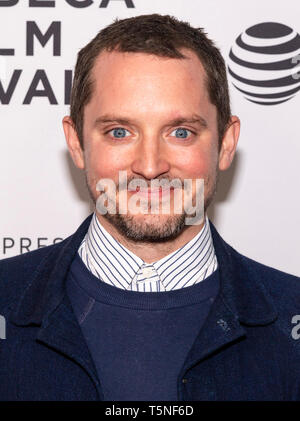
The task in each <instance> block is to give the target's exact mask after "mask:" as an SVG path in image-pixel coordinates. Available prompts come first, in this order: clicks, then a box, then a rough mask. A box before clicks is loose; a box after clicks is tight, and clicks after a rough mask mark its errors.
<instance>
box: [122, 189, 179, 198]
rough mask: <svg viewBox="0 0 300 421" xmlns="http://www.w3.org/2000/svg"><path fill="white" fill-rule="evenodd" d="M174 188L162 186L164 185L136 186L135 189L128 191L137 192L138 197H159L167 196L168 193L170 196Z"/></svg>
mask: <svg viewBox="0 0 300 421" xmlns="http://www.w3.org/2000/svg"><path fill="white" fill-rule="evenodd" d="M173 191H174V188H173V187H170V188H164V187H161V186H160V187H156V188H146V189H145V188H140V187H137V188H136V190H133V191H130V193H133V194H137V195H138V197H140V198H141V199H148V200H149V199H150V200H151V199H160V198H164V197H167V196H168V195H170V196H171V194H172V193H173Z"/></svg>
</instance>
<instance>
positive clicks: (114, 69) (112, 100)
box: [85, 49, 216, 122]
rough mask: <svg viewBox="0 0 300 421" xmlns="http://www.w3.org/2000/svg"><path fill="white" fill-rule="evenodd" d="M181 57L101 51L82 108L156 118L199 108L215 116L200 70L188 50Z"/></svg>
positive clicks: (204, 74)
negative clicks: (89, 89) (87, 97)
mask: <svg viewBox="0 0 300 421" xmlns="http://www.w3.org/2000/svg"><path fill="white" fill-rule="evenodd" d="M181 52H182V53H183V54H184V56H185V57H186V58H183V59H177V58H169V57H160V56H156V55H152V54H147V53H135V52H134V53H127V52H125V53H124V52H118V51H112V52H107V51H104V52H102V53H101V54H100V55H99V56H98V57H97V59H96V60H95V63H94V66H93V69H92V72H91V81H92V96H91V100H90V102H89V103H88V104H87V105H86V107H85V116H86V117H87V116H88V114H89V113H93V114H94V113H99V112H100V113H101V114H105V113H108V114H109V113H116V114H123V115H127V116H128V115H130V114H133V113H134V114H135V115H136V116H137V117H139V116H140V117H141V118H143V119H145V118H147V120H148V119H150V118H151V119H153V120H155V119H156V120H157V122H158V119H161V118H164V117H167V114H169V115H170V116H171V115H172V117H174V118H175V117H177V115H181V114H182V113H185V114H193V113H197V112H199V110H201V113H204V114H206V116H205V115H204V117H205V118H206V119H210V118H212V119H215V115H216V110H215V106H214V105H213V104H211V102H210V99H209V95H208V91H207V88H206V85H207V84H206V72H205V70H204V67H203V65H202V63H201V61H200V59H199V58H198V56H197V55H196V54H195V53H194V52H193V51H191V50H187V49H182V50H181Z"/></svg>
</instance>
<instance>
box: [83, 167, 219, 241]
mask: <svg viewBox="0 0 300 421" xmlns="http://www.w3.org/2000/svg"><path fill="white" fill-rule="evenodd" d="M132 179H134V177H133V178H132ZM85 180H86V185H87V188H88V191H89V194H90V196H91V199H92V201H93V202H94V204H95V205H96V202H97V199H98V196H96V194H95V193H94V190H93V188H92V186H91V183H90V182H89V179H88V175H87V172H85ZM218 180H219V170H218V168H216V170H215V172H214V173H213V175H212V176H208V177H207V178H206V179H205V180H204V215H205V213H206V211H207V209H208V207H209V205H210V204H211V202H212V200H213V198H214V196H215V194H216V191H217V184H218ZM182 181H183V180H182ZM128 182H129V181H128ZM117 188H119V185H117ZM117 207H118V206H117ZM102 216H103V217H104V218H105V219H106V220H107V221H108V222H109V223H110V224H111V225H113V226H114V228H116V229H117V231H118V232H119V233H120V234H121V235H123V236H124V237H126V238H127V239H128V240H132V241H135V242H143V243H163V242H167V241H170V240H173V239H175V238H176V237H178V236H179V235H180V234H181V233H182V232H183V231H184V230H186V229H187V227H188V225H186V218H191V217H195V216H196V211H195V212H194V214H192V215H191V214H187V212H186V211H185V210H183V211H182V213H181V214H173V215H172V214H169V215H161V214H158V215H150V216H149V217H148V216H147V215H143V214H139V215H130V214H129V213H127V214H123V213H120V212H118V211H117V213H110V212H107V213H105V214H102Z"/></svg>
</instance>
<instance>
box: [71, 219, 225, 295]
mask: <svg viewBox="0 0 300 421" xmlns="http://www.w3.org/2000/svg"><path fill="white" fill-rule="evenodd" d="M78 253H79V255H80V257H81V259H82V261H83V262H84V264H85V266H86V267H87V268H88V270H89V271H91V272H92V273H93V274H94V275H95V276H96V277H97V278H99V279H101V280H102V281H104V282H106V283H108V284H109V285H112V286H115V287H117V288H122V289H125V290H129V291H142V292H161V291H171V290H175V289H180V288H185V287H188V286H192V285H194V284H196V283H197V282H200V281H202V280H204V279H206V278H207V277H208V276H209V275H211V274H212V273H213V272H214V271H215V270H216V269H217V267H218V263H217V258H216V255H215V250H214V246H213V241H212V237H211V232H210V227H209V221H208V218H207V216H206V217H205V223H204V226H203V228H202V229H201V231H200V232H199V233H198V234H197V235H196V236H195V237H194V238H193V239H192V240H190V241H189V242H188V243H186V244H185V245H184V246H182V247H181V248H179V249H178V250H175V251H174V252H173V253H171V254H169V255H167V256H165V257H163V258H162V259H160V260H158V261H156V262H154V263H146V262H144V261H143V259H141V258H139V257H138V256H136V255H135V254H134V253H132V252H131V251H130V250H128V249H127V248H126V247H124V246H123V245H122V244H120V243H119V242H118V241H117V240H115V239H114V238H113V237H112V236H111V235H110V234H109V233H108V231H106V229H105V228H104V227H103V226H102V224H101V223H100V222H99V220H98V218H97V216H96V213H94V215H93V218H92V220H91V224H90V226H89V229H88V232H87V233H86V235H85V237H84V239H83V241H82V243H81V245H80V247H79V250H78Z"/></svg>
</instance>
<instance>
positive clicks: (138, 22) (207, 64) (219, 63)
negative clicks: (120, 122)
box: [70, 14, 231, 147]
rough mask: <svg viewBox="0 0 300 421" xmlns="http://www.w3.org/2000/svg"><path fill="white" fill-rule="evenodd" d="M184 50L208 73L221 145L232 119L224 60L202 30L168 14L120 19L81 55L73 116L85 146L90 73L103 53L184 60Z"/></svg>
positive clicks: (91, 83)
mask: <svg viewBox="0 0 300 421" xmlns="http://www.w3.org/2000/svg"><path fill="white" fill-rule="evenodd" d="M181 48H188V49H190V50H192V51H194V52H195V53H196V54H197V56H198V57H199V59H200V61H201V63H202V65H203V67H204V69H205V71H206V76H207V80H206V85H207V90H208V94H209V98H210V101H211V103H212V104H214V105H215V106H216V108H217V113H218V135H219V145H220V143H221V139H222V138H223V135H224V133H225V130H226V127H227V124H228V122H229V119H230V116H231V110H230V98H229V91H228V82H227V75H226V66H225V62H224V59H223V57H222V55H221V53H220V51H219V50H218V48H217V47H216V46H215V45H214V43H213V41H211V40H210V39H209V38H207V36H206V33H205V32H204V31H203V29H202V28H193V27H191V25H190V24H189V23H187V22H182V21H179V20H178V19H176V18H175V17H173V16H169V15H164V16H162V15H159V14H151V15H140V16H135V17H132V18H127V19H122V20H118V19H116V20H115V21H114V22H113V23H112V24H110V25H109V26H107V27H106V28H104V29H102V30H101V31H100V32H99V33H98V34H97V35H96V37H95V38H94V39H93V40H92V41H90V42H89V43H88V44H87V45H86V46H85V47H84V48H82V49H81V50H80V51H79V53H78V58H77V63H76V66H75V73H74V79H73V85H72V91H71V103H70V109H71V110H70V114H71V119H72V121H73V124H74V127H75V130H76V132H77V134H78V137H79V140H80V143H81V146H82V147H83V113H84V107H85V105H87V104H88V102H89V101H90V99H91V94H92V86H93V81H92V80H91V71H92V69H93V66H94V63H95V60H96V58H97V57H98V55H99V54H100V53H101V52H102V51H103V50H106V51H113V50H115V51H120V52H140V53H141V52H142V53H148V54H154V55H157V56H161V57H170V58H177V59H183V58H185V56H184V55H183V54H182V53H181V52H180V49H181Z"/></svg>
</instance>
